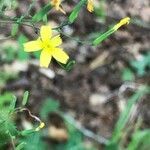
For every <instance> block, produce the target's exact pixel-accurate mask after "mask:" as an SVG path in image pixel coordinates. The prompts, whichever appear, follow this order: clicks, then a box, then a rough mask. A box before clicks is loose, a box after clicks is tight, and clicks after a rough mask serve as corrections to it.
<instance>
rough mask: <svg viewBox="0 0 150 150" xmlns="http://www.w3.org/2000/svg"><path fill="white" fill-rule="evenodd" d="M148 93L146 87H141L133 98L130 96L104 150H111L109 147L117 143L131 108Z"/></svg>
mask: <svg viewBox="0 0 150 150" xmlns="http://www.w3.org/2000/svg"><path fill="white" fill-rule="evenodd" d="M149 92H150V90H149V88H148V87H141V88H139V89H138V90H137V91H136V93H135V94H134V95H133V96H131V98H129V100H128V102H127V104H126V106H125V109H124V110H123V112H122V113H121V114H120V117H119V120H118V121H117V124H116V126H115V129H114V132H113V136H112V138H111V140H110V142H109V144H108V145H107V147H106V150H111V149H109V147H110V145H116V144H117V143H118V141H119V139H120V137H121V135H122V130H123V129H124V127H125V126H126V123H127V122H128V120H129V117H130V114H131V111H132V108H133V106H134V105H135V104H136V103H137V102H138V101H139V100H140V99H141V97H142V96H143V95H145V94H146V93H149Z"/></svg>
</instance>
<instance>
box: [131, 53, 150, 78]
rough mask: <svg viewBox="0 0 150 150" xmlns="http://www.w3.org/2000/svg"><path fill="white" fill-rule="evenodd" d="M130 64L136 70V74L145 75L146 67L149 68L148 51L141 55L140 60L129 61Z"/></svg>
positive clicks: (149, 54)
mask: <svg viewBox="0 0 150 150" xmlns="http://www.w3.org/2000/svg"><path fill="white" fill-rule="evenodd" d="M130 64H131V66H132V67H133V68H134V69H135V70H136V72H137V75H139V76H143V75H145V74H146V71H147V70H146V69H147V68H150V52H149V53H147V54H146V55H143V56H142V57H141V59H140V60H133V61H131V62H130Z"/></svg>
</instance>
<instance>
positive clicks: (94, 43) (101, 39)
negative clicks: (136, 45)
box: [93, 28, 115, 46]
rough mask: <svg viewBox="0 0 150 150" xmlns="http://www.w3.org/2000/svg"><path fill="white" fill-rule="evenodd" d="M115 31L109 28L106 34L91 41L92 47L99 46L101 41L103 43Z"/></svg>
mask: <svg viewBox="0 0 150 150" xmlns="http://www.w3.org/2000/svg"><path fill="white" fill-rule="evenodd" d="M114 32H115V31H114V29H113V28H111V29H110V30H108V31H107V32H105V33H103V34H100V35H99V36H98V37H97V38H96V39H94V41H93V45H95V46H96V45H98V44H100V43H101V42H102V41H104V40H105V39H107V38H108V37H109V36H110V35H111V34H113V33H114Z"/></svg>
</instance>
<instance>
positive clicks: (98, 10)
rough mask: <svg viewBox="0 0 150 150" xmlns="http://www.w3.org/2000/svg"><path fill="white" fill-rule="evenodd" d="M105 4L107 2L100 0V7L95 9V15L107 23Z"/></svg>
mask: <svg viewBox="0 0 150 150" xmlns="http://www.w3.org/2000/svg"><path fill="white" fill-rule="evenodd" d="M105 3H106V0H100V1H99V5H98V6H96V8H95V9H94V13H95V15H96V16H98V17H99V18H100V19H101V20H102V21H105V19H106V10H105V5H106V4H105Z"/></svg>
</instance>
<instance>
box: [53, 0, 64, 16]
mask: <svg viewBox="0 0 150 150" xmlns="http://www.w3.org/2000/svg"><path fill="white" fill-rule="evenodd" d="M51 4H52V5H53V6H54V7H55V9H56V10H60V11H61V12H62V13H64V14H66V12H65V11H64V10H63V9H62V8H61V0H52V2H51Z"/></svg>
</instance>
